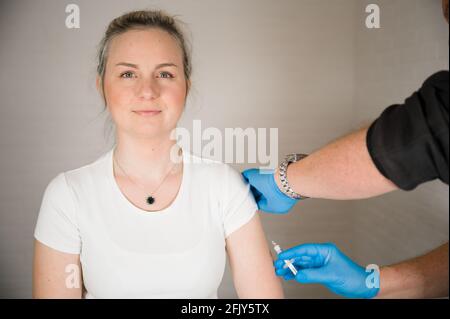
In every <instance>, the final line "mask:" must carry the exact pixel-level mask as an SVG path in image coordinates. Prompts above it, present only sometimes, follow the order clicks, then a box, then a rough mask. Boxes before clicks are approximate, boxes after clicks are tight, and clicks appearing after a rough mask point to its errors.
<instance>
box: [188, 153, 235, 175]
mask: <svg viewBox="0 0 450 319" xmlns="http://www.w3.org/2000/svg"><path fill="white" fill-rule="evenodd" d="M186 153H187V154H186V156H185V157H184V160H185V162H186V164H189V167H190V168H191V169H192V171H193V172H194V174H196V175H197V176H204V177H205V178H208V179H214V180H216V181H221V182H227V181H230V180H231V181H232V182H240V180H241V179H242V177H241V174H240V173H239V172H238V171H237V170H236V169H234V168H233V167H232V166H231V165H230V164H227V163H224V162H223V161H220V160H216V159H211V158H205V157H203V156H198V155H195V154H193V153H191V152H186Z"/></svg>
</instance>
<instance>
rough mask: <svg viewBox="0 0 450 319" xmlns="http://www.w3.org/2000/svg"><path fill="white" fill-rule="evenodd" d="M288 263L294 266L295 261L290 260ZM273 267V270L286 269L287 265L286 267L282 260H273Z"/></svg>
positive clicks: (293, 259)
mask: <svg viewBox="0 0 450 319" xmlns="http://www.w3.org/2000/svg"><path fill="white" fill-rule="evenodd" d="M289 261H290V262H291V263H292V264H295V262H296V259H295V258H292V259H290V260H289ZM273 266H274V267H275V268H287V267H288V265H286V263H285V262H284V260H282V259H277V260H275V261H274V262H273Z"/></svg>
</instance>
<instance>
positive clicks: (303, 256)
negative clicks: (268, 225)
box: [274, 244, 379, 298]
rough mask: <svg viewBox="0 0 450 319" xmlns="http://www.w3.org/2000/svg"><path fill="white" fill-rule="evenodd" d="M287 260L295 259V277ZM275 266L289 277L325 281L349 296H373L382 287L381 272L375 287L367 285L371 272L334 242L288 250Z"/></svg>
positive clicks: (300, 279)
mask: <svg viewBox="0 0 450 319" xmlns="http://www.w3.org/2000/svg"><path fill="white" fill-rule="evenodd" d="M292 259H293V260H292ZM284 260H292V261H293V264H294V266H295V268H297V270H298V272H297V275H296V276H295V277H294V275H293V274H292V272H291V271H290V270H289V268H285V263H284ZM274 266H275V273H276V274H277V275H278V276H281V277H283V278H284V279H286V280H290V279H295V280H296V281H298V282H300V283H303V284H310V283H317V284H322V285H324V286H326V287H327V288H328V289H329V290H331V291H332V292H334V293H336V294H338V295H342V296H345V297H348V298H372V297H374V296H376V295H377V293H378V290H379V274H378V273H375V276H374V279H375V281H374V282H376V285H374V287H372V286H371V285H367V283H366V280H367V278H368V276H369V275H371V274H370V273H368V272H366V270H365V269H364V268H363V267H361V266H360V265H358V264H356V263H355V262H353V261H352V260H351V259H350V258H348V257H347V256H346V255H344V254H343V253H342V252H341V251H340V250H339V249H338V248H337V247H336V246H335V245H334V244H303V245H299V246H296V247H293V248H290V249H287V250H285V251H283V252H282V253H281V254H279V255H278V259H277V260H276V261H275V262H274Z"/></svg>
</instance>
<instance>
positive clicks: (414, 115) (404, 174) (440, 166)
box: [367, 71, 449, 190]
mask: <svg viewBox="0 0 450 319" xmlns="http://www.w3.org/2000/svg"><path fill="white" fill-rule="evenodd" d="M448 108H449V72H448V71H441V72H438V73H436V74H434V75H432V76H431V77H430V78H428V79H427V80H426V81H425V83H424V84H423V86H422V87H421V88H420V89H419V90H418V91H417V92H415V93H414V94H413V95H412V96H411V97H409V98H408V99H406V101H405V103H404V104H401V105H392V106H390V107H388V108H387V109H386V110H385V111H384V112H383V113H382V114H381V116H380V117H379V118H378V119H377V120H376V121H375V122H374V123H372V125H371V126H370V128H369V130H368V133H367V147H368V151H369V153H370V156H371V158H372V160H373V162H374V163H375V166H376V167H377V168H378V170H379V171H380V173H381V174H383V175H384V176H385V177H386V178H388V179H389V180H391V181H392V182H393V183H394V184H396V185H397V186H398V187H399V188H401V189H403V190H412V189H414V188H415V187H417V186H418V185H419V184H421V183H424V182H427V181H430V180H433V179H436V178H439V179H440V180H441V181H443V182H444V183H446V184H448V157H449V140H448V137H449V134H448V133H449V132H448V120H449V119H448Z"/></svg>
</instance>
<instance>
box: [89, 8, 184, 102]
mask: <svg viewBox="0 0 450 319" xmlns="http://www.w3.org/2000/svg"><path fill="white" fill-rule="evenodd" d="M180 24H182V22H181V21H179V20H177V19H176V18H175V17H173V16H170V15H168V14H167V13H165V12H164V11H161V10H158V11H150V10H141V11H132V12H129V13H126V14H124V15H121V16H120V17H117V18H115V19H114V20H113V21H111V23H110V24H109V25H108V28H107V29H106V32H105V35H104V36H103V39H102V40H101V42H100V45H99V49H98V55H97V59H98V64H97V74H98V75H99V77H100V80H101V88H102V93H103V94H102V95H103V99H104V102H105V106H106V100H105V97H104V96H105V95H104V85H103V84H104V77H105V71H106V62H107V59H108V50H109V45H110V43H111V41H112V39H114V38H115V37H116V36H118V35H120V34H123V33H125V32H127V31H130V30H142V29H147V28H157V29H161V30H163V31H165V32H167V33H169V34H170V35H171V36H172V37H173V38H174V39H175V40H176V41H177V43H178V45H179V46H180V49H181V51H182V55H183V70H184V76H185V78H186V82H189V81H190V78H191V73H192V64H191V55H190V50H189V47H188V43H187V41H186V39H185V36H184V34H183V32H182V31H181V27H180Z"/></svg>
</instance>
